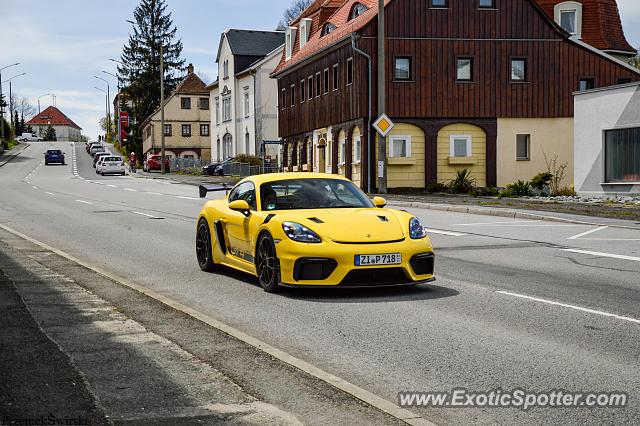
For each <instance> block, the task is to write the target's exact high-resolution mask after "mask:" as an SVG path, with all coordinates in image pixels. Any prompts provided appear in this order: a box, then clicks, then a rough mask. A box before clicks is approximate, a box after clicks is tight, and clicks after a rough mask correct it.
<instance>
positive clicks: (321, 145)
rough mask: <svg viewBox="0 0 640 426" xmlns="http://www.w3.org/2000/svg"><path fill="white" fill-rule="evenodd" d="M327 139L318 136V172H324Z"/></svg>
mask: <svg viewBox="0 0 640 426" xmlns="http://www.w3.org/2000/svg"><path fill="white" fill-rule="evenodd" d="M326 151H327V140H326V139H325V138H320V140H319V141H318V172H319V173H326V166H327V157H326Z"/></svg>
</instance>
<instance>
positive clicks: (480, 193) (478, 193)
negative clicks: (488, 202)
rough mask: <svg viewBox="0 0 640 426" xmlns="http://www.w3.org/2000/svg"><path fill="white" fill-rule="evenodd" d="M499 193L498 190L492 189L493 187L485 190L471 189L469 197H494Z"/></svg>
mask: <svg viewBox="0 0 640 426" xmlns="http://www.w3.org/2000/svg"><path fill="white" fill-rule="evenodd" d="M499 193H500V191H498V188H494V187H493V186H489V187H487V188H473V189H472V190H471V195H473V196H474V197H496V196H497V195H498V194H499Z"/></svg>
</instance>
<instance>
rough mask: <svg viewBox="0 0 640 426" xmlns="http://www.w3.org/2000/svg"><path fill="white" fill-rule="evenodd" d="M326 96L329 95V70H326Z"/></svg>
mask: <svg viewBox="0 0 640 426" xmlns="http://www.w3.org/2000/svg"><path fill="white" fill-rule="evenodd" d="M323 83H324V94H325V95H326V94H327V93H329V68H326V69H325V70H324V81H323Z"/></svg>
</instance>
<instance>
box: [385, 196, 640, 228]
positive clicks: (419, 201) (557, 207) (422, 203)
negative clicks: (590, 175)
mask: <svg viewBox="0 0 640 426" xmlns="http://www.w3.org/2000/svg"><path fill="white" fill-rule="evenodd" d="M385 198H386V199H387V202H388V203H389V205H392V206H397V207H413V208H423V209H432V210H441V211H453V212H459V213H471V214H480V215H488V216H499V217H510V218H520V219H533V220H552V221H558V222H574V223H585V224H594V225H602V226H614V227H622V228H633V229H640V205H638V204H633V205H625V204H611V203H580V202H569V201H558V200H553V199H550V200H548V201H547V200H531V199H517V198H516V199H511V198H508V199H507V198H504V199H500V198H496V197H471V196H464V195H445V194H424V195H423V194H415V195H398V194H386V195H385Z"/></svg>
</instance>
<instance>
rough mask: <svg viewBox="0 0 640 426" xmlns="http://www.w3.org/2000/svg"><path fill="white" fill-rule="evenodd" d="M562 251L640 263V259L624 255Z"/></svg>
mask: <svg viewBox="0 0 640 426" xmlns="http://www.w3.org/2000/svg"><path fill="white" fill-rule="evenodd" d="M562 251H568V252H571V253H578V254H588V255H591V256H598V257H609V258H611V259H622V260H633V261H635V262H640V257H634V256H625V255H622V254H611V253H600V252H597V251H587V250H576V249H562Z"/></svg>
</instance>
